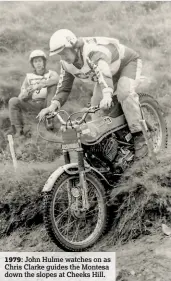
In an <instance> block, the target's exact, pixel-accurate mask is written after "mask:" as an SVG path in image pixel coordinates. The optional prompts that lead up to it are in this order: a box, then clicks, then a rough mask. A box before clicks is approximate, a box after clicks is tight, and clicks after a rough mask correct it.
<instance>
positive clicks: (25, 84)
mask: <svg viewBox="0 0 171 281" xmlns="http://www.w3.org/2000/svg"><path fill="white" fill-rule="evenodd" d="M28 87H29V82H28V78H27V76H26V77H25V79H24V81H23V84H22V86H21V91H20V94H19V96H18V98H19V99H20V100H28V99H29V98H30V96H29V93H28V90H27V89H28Z"/></svg>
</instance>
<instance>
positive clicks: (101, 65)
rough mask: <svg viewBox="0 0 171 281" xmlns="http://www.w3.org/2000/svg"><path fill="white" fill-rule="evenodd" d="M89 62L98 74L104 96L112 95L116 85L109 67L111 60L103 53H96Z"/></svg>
mask: <svg viewBox="0 0 171 281" xmlns="http://www.w3.org/2000/svg"><path fill="white" fill-rule="evenodd" d="M87 62H88V64H89V65H90V67H91V68H92V69H93V70H94V72H95V74H96V77H97V81H98V83H99V85H100V87H101V90H102V93H103V96H104V95H105V93H111V94H112V93H113V91H114V85H113V80H112V73H111V70H110V66H109V58H108V57H107V56H106V55H105V54H103V53H101V52H96V53H94V54H92V55H91V56H89V57H88V58H87Z"/></svg>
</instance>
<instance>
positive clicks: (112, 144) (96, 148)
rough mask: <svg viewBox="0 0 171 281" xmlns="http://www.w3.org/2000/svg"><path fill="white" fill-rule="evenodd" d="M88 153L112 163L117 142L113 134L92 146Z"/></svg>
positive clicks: (115, 153)
mask: <svg viewBox="0 0 171 281" xmlns="http://www.w3.org/2000/svg"><path fill="white" fill-rule="evenodd" d="M89 151H91V153H92V154H94V155H96V156H99V158H102V159H107V160H108V161H110V162H113V160H114V159H115V157H116V155H117V151H118V142H117V140H116V138H115V136H114V134H112V136H111V137H106V138H104V139H103V140H102V141H101V142H100V143H98V144H95V145H92V146H91V147H90V150H89Z"/></svg>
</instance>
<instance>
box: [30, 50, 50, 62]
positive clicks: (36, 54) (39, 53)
mask: <svg viewBox="0 0 171 281" xmlns="http://www.w3.org/2000/svg"><path fill="white" fill-rule="evenodd" d="M36 57H42V58H44V59H45V60H46V59H47V57H46V54H45V53H44V52H43V51H42V50H34V51H32V52H31V54H30V57H29V61H30V62H32V60H33V59H34V58H36Z"/></svg>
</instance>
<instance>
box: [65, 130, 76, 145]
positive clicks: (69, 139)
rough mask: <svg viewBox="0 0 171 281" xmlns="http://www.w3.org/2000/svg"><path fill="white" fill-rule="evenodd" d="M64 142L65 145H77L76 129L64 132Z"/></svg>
mask: <svg viewBox="0 0 171 281" xmlns="http://www.w3.org/2000/svg"><path fill="white" fill-rule="evenodd" d="M62 140H63V143H64V144H70V143H76V142H77V141H78V140H77V132H76V130H74V129H67V130H66V131H65V132H62Z"/></svg>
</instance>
